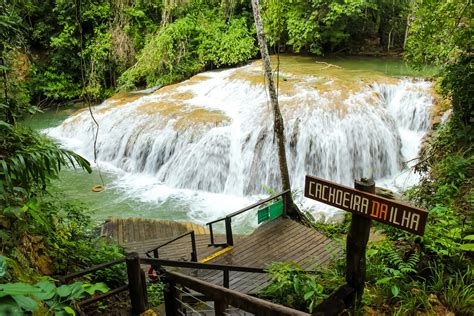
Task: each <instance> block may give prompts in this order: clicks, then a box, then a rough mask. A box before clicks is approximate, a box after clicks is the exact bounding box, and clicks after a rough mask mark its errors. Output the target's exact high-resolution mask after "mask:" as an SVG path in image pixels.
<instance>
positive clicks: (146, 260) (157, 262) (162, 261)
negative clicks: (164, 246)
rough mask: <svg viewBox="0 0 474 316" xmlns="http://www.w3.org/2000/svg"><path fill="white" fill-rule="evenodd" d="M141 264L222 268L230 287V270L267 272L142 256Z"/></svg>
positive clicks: (227, 284) (248, 268)
mask: <svg viewBox="0 0 474 316" xmlns="http://www.w3.org/2000/svg"><path fill="white" fill-rule="evenodd" d="M140 263H141V264H150V265H152V266H154V267H155V266H158V267H162V266H163V267H179V268H190V269H201V270H220V271H222V276H223V281H222V286H223V287H225V288H229V272H230V271H236V272H250V273H266V272H265V270H264V269H262V268H253V267H242V266H232V265H224V264H213V263H199V262H187V261H174V260H165V259H154V258H140Z"/></svg>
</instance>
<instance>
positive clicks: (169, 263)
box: [140, 257, 267, 273]
mask: <svg viewBox="0 0 474 316" xmlns="http://www.w3.org/2000/svg"><path fill="white" fill-rule="evenodd" d="M140 263H141V264H150V265H153V266H165V267H178V268H191V269H202V270H221V271H239V272H250V273H267V272H266V271H265V269H263V268H254V267H242V266H232V265H224V264H215V263H200V262H189V261H175V260H166V259H155V258H144V257H140Z"/></svg>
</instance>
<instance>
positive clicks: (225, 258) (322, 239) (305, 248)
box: [187, 218, 342, 294]
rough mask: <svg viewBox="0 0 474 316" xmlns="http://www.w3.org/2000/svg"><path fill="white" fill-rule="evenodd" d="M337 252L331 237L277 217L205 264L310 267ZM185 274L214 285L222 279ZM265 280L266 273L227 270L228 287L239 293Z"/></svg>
mask: <svg viewBox="0 0 474 316" xmlns="http://www.w3.org/2000/svg"><path fill="white" fill-rule="evenodd" d="M341 255H342V248H341V247H340V246H339V245H338V243H336V242H334V241H333V240H331V239H329V238H327V237H326V236H324V235H322V234H321V233H319V232H317V231H316V230H314V229H311V228H308V227H306V226H304V225H301V224H299V223H297V222H295V221H293V220H290V219H283V218H279V219H276V220H273V221H270V222H267V223H265V224H263V225H261V226H260V227H259V228H258V229H257V230H256V231H255V232H254V233H252V234H251V235H249V236H246V237H245V238H243V239H242V240H241V241H239V242H237V243H236V244H235V246H234V247H233V249H231V250H230V251H228V252H226V253H224V254H222V255H220V256H218V257H217V258H215V259H212V260H210V261H208V263H216V264H226V265H237V266H246V267H255V268H267V267H269V265H270V264H271V263H272V262H275V261H293V262H296V263H297V264H299V265H301V266H302V267H303V268H305V269H306V270H312V269H314V268H315V267H318V266H321V265H325V264H327V263H329V261H330V260H331V259H332V258H335V257H338V256H341ZM187 273H188V274H190V275H192V276H195V277H198V278H200V279H203V280H205V281H208V282H211V283H214V284H219V285H222V282H223V277H222V272H220V271H211V270H200V271H187ZM268 283H269V276H268V275H267V274H255V273H247V272H230V284H229V285H230V286H229V288H230V289H233V290H236V291H239V292H242V293H248V294H256V293H257V292H259V290H261V289H263V288H264V287H265V286H266V285H268Z"/></svg>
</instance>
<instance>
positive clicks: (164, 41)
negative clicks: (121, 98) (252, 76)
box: [120, 6, 256, 87]
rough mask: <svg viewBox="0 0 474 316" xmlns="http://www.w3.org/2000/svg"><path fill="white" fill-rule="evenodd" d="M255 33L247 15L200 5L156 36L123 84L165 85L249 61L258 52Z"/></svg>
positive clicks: (126, 75)
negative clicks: (226, 13)
mask: <svg viewBox="0 0 474 316" xmlns="http://www.w3.org/2000/svg"><path fill="white" fill-rule="evenodd" d="M252 34H253V31H251V30H250V28H249V26H248V25H247V22H246V19H245V18H230V20H229V21H226V20H225V18H224V16H223V15H222V13H221V12H220V11H219V10H217V9H212V8H209V7H207V6H198V7H197V8H196V9H195V11H193V10H190V12H189V13H187V14H186V15H185V16H184V17H181V18H179V19H177V20H175V21H174V22H173V23H170V24H168V25H166V26H164V27H163V28H161V29H160V30H159V31H158V32H157V34H156V35H154V36H152V37H151V38H150V39H149V41H148V42H147V43H146V45H145V47H144V48H143V50H142V51H141V53H140V56H139V57H138V61H137V63H136V64H135V65H134V66H133V67H131V68H130V69H128V70H127V71H126V72H125V73H124V74H123V75H122V77H121V78H120V82H121V83H122V86H123V87H131V86H134V85H135V84H137V83H143V82H146V83H147V84H148V85H149V86H153V85H163V84H169V83H173V82H176V81H179V80H183V79H184V78H187V77H189V76H191V75H193V74H195V73H197V72H199V71H202V70H204V69H206V68H209V67H213V66H218V67H219V66H229V65H235V64H238V63H240V62H244V61H247V60H248V59H250V58H251V57H253V56H254V54H255V53H256V47H255V45H254V39H253V37H252Z"/></svg>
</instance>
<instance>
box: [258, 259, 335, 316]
mask: <svg viewBox="0 0 474 316" xmlns="http://www.w3.org/2000/svg"><path fill="white" fill-rule="evenodd" d="M336 271H337V270H333V271H332V273H333V274H332V275H331V273H330V272H329V270H325V271H324V273H323V274H324V275H325V276H327V278H322V277H321V275H318V274H310V273H306V272H305V271H304V270H303V268H302V267H300V266H299V265H297V264H296V263H294V262H274V263H272V265H271V266H270V268H269V269H268V272H269V273H270V275H271V281H272V283H271V284H270V285H269V286H268V287H266V288H265V289H264V290H263V291H262V292H261V293H260V295H261V296H263V297H264V298H269V299H271V300H273V301H275V302H277V303H279V304H283V305H286V306H290V307H293V308H296V309H299V310H304V311H309V312H312V310H313V309H314V307H316V305H318V304H319V303H321V302H322V301H323V300H324V299H325V298H326V297H327V296H328V291H331V290H332V289H334V285H335V284H337V283H340V282H341V281H342V280H341V276H340V275H338V274H337V273H336V274H334V272H336ZM330 276H331V277H330ZM324 279H325V281H323V280H324ZM323 285H325V286H323Z"/></svg>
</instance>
